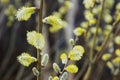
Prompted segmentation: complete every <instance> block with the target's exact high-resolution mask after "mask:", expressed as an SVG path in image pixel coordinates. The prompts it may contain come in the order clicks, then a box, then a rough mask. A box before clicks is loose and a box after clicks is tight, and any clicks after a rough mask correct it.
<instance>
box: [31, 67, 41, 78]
mask: <svg viewBox="0 0 120 80" xmlns="http://www.w3.org/2000/svg"><path fill="white" fill-rule="evenodd" d="M32 71H33V74H34V75H35V76H39V75H40V73H39V71H38V69H37V68H36V67H33V68H32Z"/></svg>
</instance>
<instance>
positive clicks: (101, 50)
mask: <svg viewBox="0 0 120 80" xmlns="http://www.w3.org/2000/svg"><path fill="white" fill-rule="evenodd" d="M119 22H120V19H119V20H118V21H116V22H114V23H113V28H112V29H111V31H110V33H109V34H108V36H107V37H106V39H105V41H104V42H103V44H102V46H101V48H100V50H99V51H98V53H97V54H96V55H95V57H94V60H93V62H96V61H97V60H98V59H100V58H101V56H102V54H103V51H104V50H105V48H106V46H107V43H108V42H109V41H110V36H111V33H112V32H113V30H114V29H115V27H116V26H117V25H118V24H119ZM117 32H118V31H117ZM116 34H117V33H115V34H114V35H113V39H114V38H115V36H116Z"/></svg>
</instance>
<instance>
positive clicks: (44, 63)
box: [41, 54, 49, 67]
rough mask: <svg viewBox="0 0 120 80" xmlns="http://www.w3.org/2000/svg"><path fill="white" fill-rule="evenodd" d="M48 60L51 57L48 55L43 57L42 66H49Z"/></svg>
mask: <svg viewBox="0 0 120 80" xmlns="http://www.w3.org/2000/svg"><path fill="white" fill-rule="evenodd" d="M48 60H49V55H48V54H44V55H43V58H42V61H41V65H42V66H43V67H44V66H46V65H47V63H48Z"/></svg>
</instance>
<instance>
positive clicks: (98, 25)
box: [90, 0, 105, 62]
mask: <svg viewBox="0 0 120 80" xmlns="http://www.w3.org/2000/svg"><path fill="white" fill-rule="evenodd" d="M104 3H105V0H102V6H101V11H100V14H99V16H98V20H97V21H98V22H97V24H96V32H95V34H94V37H93V45H92V48H91V50H90V61H91V62H92V59H93V53H94V47H95V43H96V39H97V35H98V30H99V27H100V23H101V19H102V14H103V10H104Z"/></svg>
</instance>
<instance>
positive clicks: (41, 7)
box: [37, 0, 43, 80]
mask: <svg viewBox="0 0 120 80" xmlns="http://www.w3.org/2000/svg"><path fill="white" fill-rule="evenodd" d="M42 12H43V0H41V1H40V12H39V13H38V16H39V25H38V29H37V31H38V32H39V33H42V26H43V23H42ZM40 53H41V50H39V49H37V59H38V63H37V69H38V71H39V72H40V75H39V76H37V80H41V55H40Z"/></svg>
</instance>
